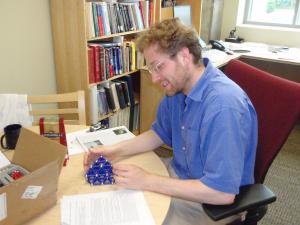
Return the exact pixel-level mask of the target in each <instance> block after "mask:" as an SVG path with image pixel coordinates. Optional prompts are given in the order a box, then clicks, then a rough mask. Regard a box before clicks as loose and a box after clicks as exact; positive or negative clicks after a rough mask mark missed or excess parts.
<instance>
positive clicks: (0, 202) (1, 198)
mask: <svg viewBox="0 0 300 225" xmlns="http://www.w3.org/2000/svg"><path fill="white" fill-rule="evenodd" d="M6 217H7V206H6V193H3V194H0V221H1V220H4V219H5V218H6Z"/></svg>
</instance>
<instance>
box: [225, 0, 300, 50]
mask: <svg viewBox="0 0 300 225" xmlns="http://www.w3.org/2000/svg"><path fill="white" fill-rule="evenodd" d="M241 2H243V0H241ZM238 3H239V0H225V1H224V9H223V23H222V31H221V39H223V40H224V38H225V37H227V36H228V34H229V32H230V30H232V29H233V28H234V27H235V26H236V21H237V11H238ZM237 35H238V36H240V37H243V38H245V40H246V41H251V42H263V43H268V44H276V45H286V46H289V47H299V48H300V41H299V40H300V31H299V29H298V31H295V30H293V29H285V30H279V29H278V28H277V29H276V28H258V27H253V26H252V27H250V26H245V25H237Z"/></svg>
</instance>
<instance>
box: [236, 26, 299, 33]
mask: <svg viewBox="0 0 300 225" xmlns="http://www.w3.org/2000/svg"><path fill="white" fill-rule="evenodd" d="M236 27H237V28H239V27H240V28H255V29H261V30H274V31H288V32H297V33H300V29H297V28H290V27H275V26H262V25H253V24H237V25H236Z"/></svg>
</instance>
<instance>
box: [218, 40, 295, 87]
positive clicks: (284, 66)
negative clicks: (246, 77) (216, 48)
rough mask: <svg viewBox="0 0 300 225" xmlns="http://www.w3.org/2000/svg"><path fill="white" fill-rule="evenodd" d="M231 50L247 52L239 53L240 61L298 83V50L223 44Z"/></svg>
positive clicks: (265, 45)
mask: <svg viewBox="0 0 300 225" xmlns="http://www.w3.org/2000/svg"><path fill="white" fill-rule="evenodd" d="M223 43H225V45H226V46H227V47H228V48H229V49H231V50H249V51H250V52H246V53H245V52H244V53H240V60H241V61H243V62H246V63H248V64H250V65H253V66H255V67H257V68H260V69H262V70H264V71H267V72H269V73H271V74H274V75H276V76H279V77H283V78H286V79H289V80H292V81H295V82H298V83H300V73H299V71H300V49H299V48H286V47H283V46H275V45H267V44H263V43H255V42H244V43H240V44H237V43H230V42H223Z"/></svg>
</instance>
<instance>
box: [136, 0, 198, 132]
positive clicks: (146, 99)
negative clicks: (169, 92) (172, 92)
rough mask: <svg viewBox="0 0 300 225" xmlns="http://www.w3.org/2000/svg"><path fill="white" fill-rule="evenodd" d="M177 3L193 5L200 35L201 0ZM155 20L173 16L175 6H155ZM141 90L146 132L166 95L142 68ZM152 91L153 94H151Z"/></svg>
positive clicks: (193, 20) (181, 0)
mask: <svg viewBox="0 0 300 225" xmlns="http://www.w3.org/2000/svg"><path fill="white" fill-rule="evenodd" d="M176 4H177V5H191V6H192V7H191V8H192V24H193V26H194V27H195V29H196V31H197V33H198V34H199V35H200V30H201V10H202V1H201V0H197V1H195V0H176ZM155 7H156V8H155V11H156V12H155V15H156V16H155V20H156V21H161V20H163V19H167V18H172V17H173V8H172V7H167V8H161V4H156V6H155ZM140 86H141V92H140V95H141V96H140V132H144V131H146V130H148V129H149V128H150V127H151V124H152V123H153V121H154V120H155V118H156V111H157V108H158V105H159V102H160V101H161V99H162V98H163V96H164V91H163V90H162V88H161V87H159V86H158V85H157V84H153V83H152V81H151V75H150V74H149V72H148V71H146V70H141V84H140ZM149 93H151V95H150V94H149Z"/></svg>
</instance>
